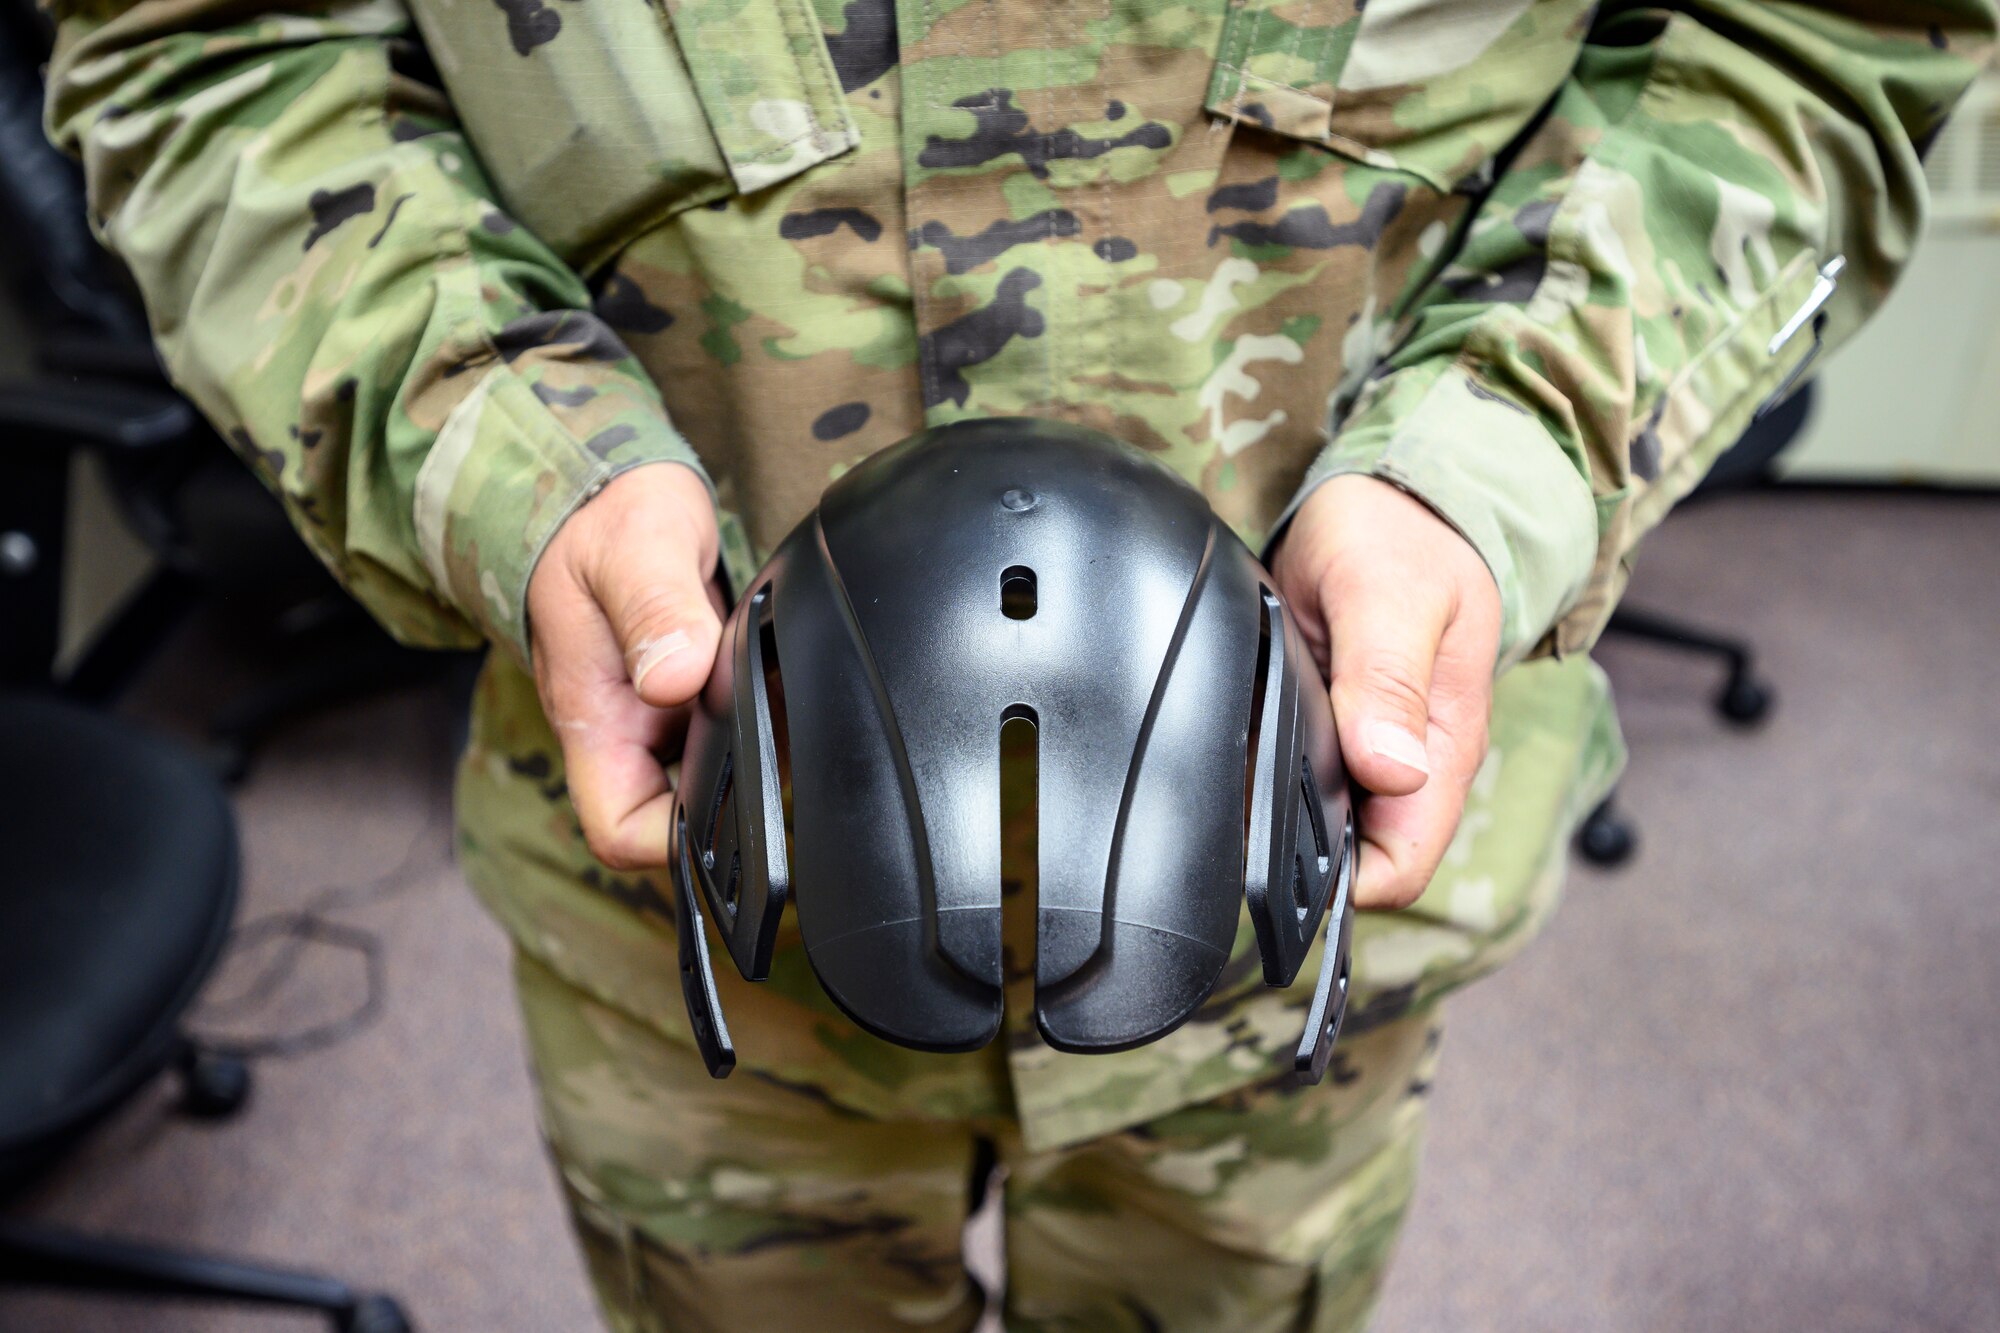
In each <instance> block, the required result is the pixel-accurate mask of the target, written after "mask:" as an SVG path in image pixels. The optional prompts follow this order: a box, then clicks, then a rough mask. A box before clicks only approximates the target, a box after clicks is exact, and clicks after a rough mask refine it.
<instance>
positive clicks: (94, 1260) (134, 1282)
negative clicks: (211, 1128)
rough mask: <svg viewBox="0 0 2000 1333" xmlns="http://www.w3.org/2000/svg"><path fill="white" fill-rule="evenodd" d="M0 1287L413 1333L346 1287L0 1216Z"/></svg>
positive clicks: (376, 1299)
mask: <svg viewBox="0 0 2000 1333" xmlns="http://www.w3.org/2000/svg"><path fill="white" fill-rule="evenodd" d="M0 1283H9V1284H14V1285H19V1286H34V1287H55V1288H59V1289H62V1290H66V1291H105V1292H120V1293H124V1294H127V1295H138V1296H177V1297H194V1298H208V1299H213V1300H225V1301H237V1302H245V1303H249V1304H254V1305H268V1306H278V1307H283V1308H287V1309H294V1310H319V1311H323V1312H324V1313H325V1314H326V1315H327V1317H328V1318H329V1320H330V1321H331V1324H332V1327H333V1328H334V1329H336V1330H338V1333H410V1330H411V1324H410V1321H409V1317H408V1316H407V1315H405V1314H404V1313H403V1310H402V1307H400V1306H399V1305H397V1304H396V1302H395V1301H393V1300H391V1299H390V1298H389V1297H387V1296H383V1295H378V1294H372V1293H367V1292H358V1291H356V1290H354V1288H352V1287H350V1286H348V1285H347V1284H346V1283H344V1282H339V1281H336V1280H335V1279H333V1278H330V1277H322V1276H320V1275H319V1274H316V1273H302V1272H296V1271H290V1270H286V1269H280V1268H268V1267H264V1266H262V1265H259V1264H250V1263H243V1262H241V1261H238V1260H234V1259H223V1258H218V1257H215V1256H212V1255H203V1254H189V1253H187V1252H185V1251H179V1250H166V1249H159V1248H155V1247H153V1246H150V1245H139V1244H134V1243H133V1242H130V1241H122V1240H109V1239H105V1238H102V1237H97V1236H81V1235H77V1234H76V1233H74V1232H68V1231H59V1230H55V1229H52V1228H44V1227H40V1226H29V1225H27V1224H25V1223H21V1222H15V1221H8V1220H4V1219H0Z"/></svg>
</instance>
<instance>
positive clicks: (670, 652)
mask: <svg viewBox="0 0 2000 1333" xmlns="http://www.w3.org/2000/svg"><path fill="white" fill-rule="evenodd" d="M693 646H694V640H693V639H691V638H689V637H688V633H687V631H686V630H680V629H677V630H675V631H674V632H673V633H671V634H663V635H661V636H660V637H659V638H657V639H654V640H652V641H651V642H645V643H641V644H639V645H638V647H636V648H634V649H633V652H634V653H636V654H637V655H638V658H639V661H638V664H637V665H635V666H634V667H633V668H632V688H633V689H635V690H639V689H644V688H645V686H646V675H647V673H648V672H650V671H652V669H653V668H654V667H656V666H658V665H659V664H660V663H662V662H664V661H666V660H667V659H668V658H670V657H678V656H679V655H680V654H682V653H684V652H686V651H687V650H688V649H689V648H692V647H693Z"/></svg>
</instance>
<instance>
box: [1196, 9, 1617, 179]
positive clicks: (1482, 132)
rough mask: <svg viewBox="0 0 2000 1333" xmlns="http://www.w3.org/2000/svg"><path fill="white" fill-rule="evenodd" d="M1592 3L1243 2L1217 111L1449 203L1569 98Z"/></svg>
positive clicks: (1219, 58)
mask: <svg viewBox="0 0 2000 1333" xmlns="http://www.w3.org/2000/svg"><path fill="white" fill-rule="evenodd" d="M1590 9H1591V3H1590V0H1367V3H1366V5H1365V6H1364V5H1363V4H1362V3H1361V2H1360V0H1230V5H1229V13H1228V17H1227V19H1226V21H1225V23H1224V27H1223V33H1222V42H1221V45H1220V47H1219V49H1218V50H1217V53H1216V63H1215V73H1214V76H1213V78H1212V79H1211V81H1210V83H1209V89H1208V99H1207V100H1208V109H1209V110H1210V111H1211V112H1213V113H1215V114H1217V115H1222V116H1228V117H1230V118H1231V119H1235V120H1242V121H1252V122H1255V123H1257V124H1259V125H1262V126H1263V127H1264V128H1266V129H1268V130H1270V131H1272V132H1273V133H1276V134H1283V135H1287V136H1290V137H1292V138H1296V139H1305V140H1309V141H1311V142H1315V143H1320V144H1324V145H1325V146H1327V147H1328V148H1331V149H1333V150H1334V151H1336V152H1338V153H1341V154H1343V155H1344V156H1348V157H1351V158H1354V159H1355V160H1357V161H1361V162H1366V163H1369V164H1371V165H1374V166H1380V167H1388V168H1391V169H1395V170H1401V171H1407V172H1411V173H1413V174H1415V175H1418V176H1421V177H1423V178H1424V179H1425V180H1426V181H1427V182H1429V183H1430V184H1431V185H1433V186H1435V187H1437V188H1438V189H1450V188H1451V187H1452V186H1454V185H1456V184H1457V183H1458V182H1459V181H1461V180H1464V179H1466V178H1467V177H1469V176H1473V175H1475V174H1477V173H1478V172H1479V171H1480V170H1481V169H1482V168H1483V167H1484V166H1485V165H1486V164H1487V163H1488V162H1490V161H1491V160H1492V159H1493V157H1494V156H1495V155H1496V154H1498V153H1499V151H1500V150H1501V149H1502V148H1504V147H1505V146H1506V145H1507V143H1508V142H1509V141H1510V140H1511V139H1513V137H1514V136H1515V135H1516V134H1517V133H1519V132H1520V130H1521V129H1522V127H1523V126H1525V125H1526V124H1527V123H1528V121H1529V120H1531V119H1532V118H1533V117H1534V115H1535V113H1536V112H1537V111H1538V110H1540V109H1541V108H1542V107H1543V106H1544V105H1546V104H1547V103H1548V101H1549V99H1550V98H1552V97H1553V96H1555V93H1556V90H1557V89H1558V88H1559V87H1560V85H1561V83H1562V81H1563V79H1564V78H1565V77H1566V76H1567V74H1568V73H1569V70H1570V68H1571V67H1572V66H1573V65H1574V64H1575V62H1576V56H1577V52H1578V50H1579V49H1580V47H1581V45H1582V42H1583V37H1584V32H1585V29H1586V26H1587V24H1588V20H1589V14H1590Z"/></svg>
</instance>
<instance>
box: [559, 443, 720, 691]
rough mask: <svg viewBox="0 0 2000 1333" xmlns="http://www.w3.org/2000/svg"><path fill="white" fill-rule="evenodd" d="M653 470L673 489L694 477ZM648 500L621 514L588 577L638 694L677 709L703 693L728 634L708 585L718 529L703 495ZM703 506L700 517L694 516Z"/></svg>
mask: <svg viewBox="0 0 2000 1333" xmlns="http://www.w3.org/2000/svg"><path fill="white" fill-rule="evenodd" d="M645 471H652V472H654V473H655V478H657V480H658V481H660V482H663V483H666V484H667V485H669V486H671V485H673V484H675V483H679V482H681V481H682V480H683V478H682V476H681V475H680V474H683V473H686V469H683V468H661V469H657V470H654V469H646V470H645ZM686 475H687V476H689V477H691V476H692V475H693V474H692V473H686ZM655 478H648V479H647V480H648V481H653V480H655ZM692 485H693V486H694V487H696V488H699V485H700V483H699V481H698V480H697V481H694V482H693V483H692ZM645 498H646V500H647V503H644V504H635V505H629V506H624V507H622V508H621V510H620V511H619V513H618V516H617V521H616V523H615V525H614V527H613V528H612V529H611V530H610V531H607V532H605V533H603V534H600V540H599V541H598V542H596V543H593V546H594V550H593V552H592V556H593V557H594V558H591V559H588V560H587V562H586V563H585V566H584V568H583V570H582V571H581V572H582V574H583V582H584V584H585V586H586V588H587V589H588V591H589V593H590V595H591V597H592V599H593V600H594V601H596V603H597V605H598V607H599V608H600V609H602V611H603V612H604V617H605V619H606V621H608V622H609V624H610V626H611V632H612V635H613V636H614V637H615V638H616V639H617V640H618V647H619V650H620V652H621V654H622V656H623V658H624V661H625V671H626V674H627V675H628V676H629V677H630V679H631V681H632V687H633V689H634V690H635V691H636V692H637V693H638V695H639V697H640V699H642V700H644V701H645V702H646V703H648V704H651V705H652V706H653V707H655V708H672V707H675V706H677V705H680V704H684V703H687V702H688V701H689V700H691V699H693V698H694V697H695V695H697V694H698V693H700V692H701V687H702V685H703V683H704V682H706V681H707V679H708V672H709V667H710V666H711V665H713V663H714V661H715V648H716V642H717V640H718V639H720V637H721V634H722V622H721V620H720V619H719V617H718V616H717V614H716V605H715V602H714V600H713V599H712V598H711V596H710V590H709V582H708V576H709V571H710V568H711V567H712V566H713V565H714V563H715V542H714V536H713V532H714V525H713V522H712V521H697V520H707V503H708V501H707V495H706V493H705V492H703V491H700V490H698V489H697V490H696V492H695V494H694V497H693V498H692V499H684V498H683V497H681V496H679V495H677V494H674V493H672V492H663V493H661V494H659V495H648V496H647V497H645ZM697 505H698V506H699V507H700V508H699V512H698V513H695V512H691V511H693V510H694V509H695V507H696V506H697Z"/></svg>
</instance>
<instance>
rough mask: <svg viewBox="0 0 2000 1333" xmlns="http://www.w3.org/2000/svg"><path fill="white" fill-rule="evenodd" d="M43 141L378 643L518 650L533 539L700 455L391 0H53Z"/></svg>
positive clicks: (230, 433) (209, 409)
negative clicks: (618, 489) (529, 217)
mask: <svg viewBox="0 0 2000 1333" xmlns="http://www.w3.org/2000/svg"><path fill="white" fill-rule="evenodd" d="M54 9H55V12H56V17H57V19H58V24H59V28H58V42H57V50H56V56H55V60H54V63H53V64H52V66H51V69H50V74H49V104H48V122H49V130H50V133H51V135H52V136H53V137H54V138H55V139H56V141H57V142H58V143H59V144H60V145H62V146H63V147H65V148H67V149H68V150H69V151H71V152H73V153H76V154H78V155H80V156H81V158H82V159H83V163H84V166H85V172H86V176H87V179H88V184H89V190H90V200H91V207H92V213H93V216H92V223H93V226H94V227H95V228H96V229H97V231H98V234H99V236H100V237H101V239H103V240H104V242H105V243H106V244H107V245H108V246H110V248H111V249H112V250H113V251H115V252H116V253H117V254H118V255H119V256H120V257H122V258H123V259H124V261H125V262H126V263H127V264H128V265H129V266H130V268H131V270H132V272H133V274H134V275H135V277H136V279H137V281H138V285H139V287H140V289H141V291H142V293H143V295H144V297H145V301H146V305H147V309H148V312H149V314H150V317H151V319H152V323H153V328H154V331H155V334H156V337H157V339H158V341H159V344H160V348H161V351H162V354H163V356H164V359H165V361H166V364H167V368H168V371H169V373H170V374H171V376H172V377H173V379H174V381H175V383H176V384H177V385H178V386H179V387H180V388H181V390H182V391H183V392H185V393H186V394H187V395H188V396H189V397H190V398H191V399H192V400H193V401H194V402H195V404H196V405H197V406H198V407H199V408H200V409H201V410H202V411H203V412H204V413H205V414H206V415H207V416H208V417H209V418H210V419H211V420H212V421H213V422H214V423H215V425H216V426H217V428H218V429H219V430H220V431H221V433H222V434H223V435H224V436H225V437H226V438H227V439H229V440H230V441H231V442H232V444H233V445H234V447H235V448H236V449H237V450H238V451H239V452H240V453H241V454H242V455H243V456H244V457H245V458H246V459H247V460H248V461H249V462H250V463H251V465H252V466H253V467H255V468H256V470H257V471H258V472H259V473H260V474H261V475H262V477H263V478H264V480H265V481H266V482H267V483H268V484H269V485H270V486H271V487H272V488H273V490H275V491H276V492H277V493H278V495H279V496H280V497H281V498H282V499H283V501H284V503H285V505H286V507H287V509H288V510H289V511H290V513H291V516H292V518H293V520H294V521H295V522H296V524H297V525H298V527H299V528H300V530H301V531H302V532H303V533H304V535H305V537H306V539H307V541H308V542H309V543H310V544H311V546H312V547H313V549H314V551H315V552H316V553H317V554H318V555H319V556H320V558H321V559H322V560H324V561H325V562H326V564H327V565H328V567H329V568H331V569H332V570H333V571H334V573H335V575H336V576H337V577H338V578H339V579H340V580H341V582H342V583H343V584H344V585H345V586H346V587H347V588H348V589H349V590H350V591H351V592H352V593H353V594H354V595H355V596H356V597H358V598H359V599H360V600H361V601H362V602H363V603H364V604H365V605H366V606H367V607H368V608H369V609H370V611H372V612H373V613H374V614H375V615H376V616H377V617H378V618H379V619H380V620H381V621H382V622H383V623H384V624H385V625H386V626H387V627H388V628H389V629H390V631H391V632H392V633H394V634H395V635H396V636H397V637H398V638H400V639H403V640H404V641H406V642H410V643H414V644H421V645H428V646H470V645H473V644H475V643H477V642H478V641H479V640H480V639H481V638H482V637H488V638H491V639H492V640H494V641H495V642H497V643H499V644H502V645H503V646H506V647H508V648H510V649H511V650H512V651H513V652H515V653H516V654H517V655H520V656H522V657H524V658H525V654H526V631H525V602H524V599H525V596H526V589H527V582H528V577H529V575H530V574H531V573H532V571H533V569H534V565H535V561H536V559H537V558H538V557H539V556H540V554H541V552H542V549H543V547H544V546H545V545H546V544H547V542H548V540H549V538H550V537H551V536H553V535H554V533H555V530H556V528H557V527H558V526H559V525H560V524H561V523H562V521H563V520H564V518H566V517H567V516H568V515H569V513H570V512H571V511H572V510H574V509H575V508H576V506H578V505H579V504H581V503H582V502H583V501H584V500H585V499H587V498H588V497H589V496H591V495H592V494H594V493H595V492H596V491H597V490H598V489H600V488H602V487H603V485H604V484H605V483H606V482H607V481H608V480H610V478H612V477H613V476H615V475H617V474H618V473H619V472H621V471H623V470H624V469H626V468H629V467H633V466H637V465H639V464H643V463H647V462H653V461H663V460H664V461H677V462H682V463H686V464H688V465H690V466H695V467H697V470H699V465H698V464H696V463H695V460H694V455H693V453H692V452H691V451H690V450H689V448H688V446H687V444H686V442H685V441H684V440H682V439H681V437H680V436H679V435H678V434H677V433H676V432H675V430H674V429H673V427H672V426H671V425H670V424H669V422H668V420H667V417H666V414H665V412H664V410H663V408H662V406H661V403H660V399H659V396H658V393H657V391H656V390H655V388H654V386H653V385H652V383H651V382H650V381H649V380H648V379H647V378H646V376H645V375H644V373H643V372H642V371H641V370H640V368H639V366H638V365H637V363H636V362H635V361H634V360H633V359H632V357H631V355H630V354H629V353H628V352H627V350H626V349H625V348H624V346H622V345H621V344H620V342H619V341H618V339H617V338H616V337H615V336H614V335H613V334H612V332H611V331H610V329H609V328H607V327H606V326H605V325H604V324H603V323H602V322H601V321H600V320H598V319H597V318H596V317H594V316H593V315H592V314H591V313H590V312H589V309H588V305H589V294H588V292H587V290H586V289H585V287H584V284H583V282H582V281H581V280H580V279H579V278H578V276H577V275H576V274H575V273H574V272H572V271H570V270H569V269H568V268H567V267H566V266H565V265H564V264H562V263H561V262H560V261H559V260H558V259H557V258H556V256H555V255H554V254H552V253H551V252H550V251H549V250H548V248H547V247H545V246H544V245H543V244H541V243H540V242H539V241H538V240H537V239H536V238H535V237H533V236H532V235H530V234H529V233H528V232H527V231H526V230H525V229H524V228H522V227H521V226H519V225H517V224H516V223H515V222H514V221H513V220H512V219H510V218H509V217H508V216H507V215H506V214H505V213H504V212H503V211H502V210H501V209H500V208H498V207H497V206H496V205H495V203H494V202H493V200H494V196H493V193H492V191H491V189H490V188H489V187H488V185H487V184H486V182H485V181H484V179H483V178H482V176H481V174H480V171H479V167H478V164H477V162H476V160H475V159H474V157H473V154H472V153H471V151H470V150H469V148H468V147H467V143H466V140H465V138H464V136H463V135H462V134H461V133H460V132H459V129H458V127H457V125H456V124H455V122H454V121H453V118H452V116H451V111H450V108H449V106H448V105H447V104H446V103H445V101H444V98H443V96H442V95H441V93H440V92H439V91H438V89H437V87H436V78H435V74H434V72H432V71H430V70H429V68H428V64H427V61H426V59H425V57H424V55H423V50H422V47H421V45H420V44H419V43H418V42H417V41H416V40H415V38H414V37H413V35H412V31H411V26H410V20H409V17H408V15H407V13H406V12H405V11H404V10H403V9H402V8H401V6H400V5H399V4H398V3H396V0H363V3H358V4H357V3H346V4H341V3H334V4H328V5H313V4H311V3H310V0H307V2H306V3H301V4H297V6H296V7H295V8H291V9H283V8H279V7H278V6H276V5H271V4H265V3H259V0H55V3H54Z"/></svg>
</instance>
